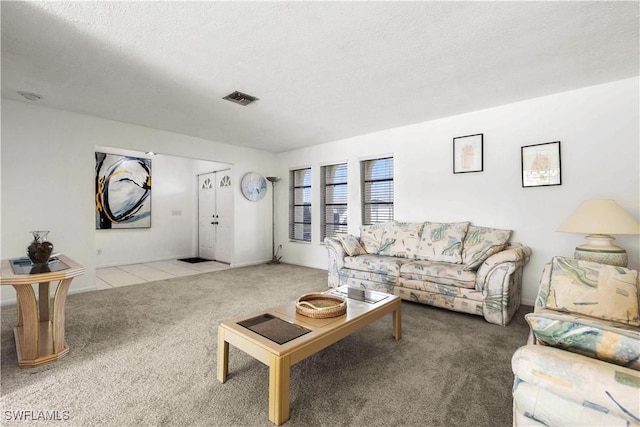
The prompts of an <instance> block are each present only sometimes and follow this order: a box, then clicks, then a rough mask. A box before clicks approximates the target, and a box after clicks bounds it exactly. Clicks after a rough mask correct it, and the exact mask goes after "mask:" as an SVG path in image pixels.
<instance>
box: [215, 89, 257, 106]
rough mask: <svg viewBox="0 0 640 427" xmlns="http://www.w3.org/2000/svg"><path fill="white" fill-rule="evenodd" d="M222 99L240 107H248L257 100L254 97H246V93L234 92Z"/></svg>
mask: <svg viewBox="0 0 640 427" xmlns="http://www.w3.org/2000/svg"><path fill="white" fill-rule="evenodd" d="M222 99H226V100H227V101H231V102H235V103H236V104H240V105H249V104H251V103H252V102H254V101H257V100H258V98H256V97H255V96H251V95H247V94H246V93H242V92H238V91H235V92H233V93H230V94H229V95H227V96H225V97H224V98H222Z"/></svg>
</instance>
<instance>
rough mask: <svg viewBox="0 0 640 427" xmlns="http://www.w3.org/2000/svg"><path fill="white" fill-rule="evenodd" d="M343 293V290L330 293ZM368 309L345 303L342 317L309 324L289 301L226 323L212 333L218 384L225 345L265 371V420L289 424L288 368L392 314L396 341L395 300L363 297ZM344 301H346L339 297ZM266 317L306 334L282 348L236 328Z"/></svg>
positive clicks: (397, 301) (225, 370)
mask: <svg viewBox="0 0 640 427" xmlns="http://www.w3.org/2000/svg"><path fill="white" fill-rule="evenodd" d="M336 291H337V292H344V293H346V292H347V287H346V286H345V287H340V288H336ZM366 292H367V295H368V296H370V297H372V298H373V299H377V298H380V297H384V299H382V300H381V301H379V302H375V303H371V302H366V301H360V300H357V299H353V298H346V300H347V313H346V314H344V315H342V316H339V317H333V318H328V319H312V318H309V317H306V316H303V315H301V314H298V313H296V304H295V301H293V302H291V303H289V304H287V305H283V306H280V307H275V308H272V309H269V310H266V311H261V312H258V313H254V314H252V315H249V316H243V317H240V318H237V319H233V320H228V321H225V322H223V323H222V324H220V326H219V327H218V380H219V381H220V382H221V383H224V382H225V381H226V379H227V374H228V371H229V344H233V346H234V347H236V348H238V349H240V350H242V351H244V352H245V353H247V354H249V355H250V356H252V357H254V358H256V359H257V360H259V361H260V362H262V363H264V364H265V365H267V366H268V367H269V420H270V421H271V422H273V423H274V424H276V425H280V424H282V423H284V422H285V421H287V420H288V419H289V381H290V372H291V366H293V365H295V364H296V363H298V362H300V361H301V360H304V359H306V358H307V357H309V356H311V355H313V354H315V353H317V352H319V351H320V350H322V349H324V348H326V347H328V346H330V345H331V344H334V343H336V342H338V341H340V340H341V339H342V338H345V337H347V336H349V335H351V334H352V333H354V332H356V331H358V330H360V329H362V328H364V327H365V326H367V325H369V324H370V323H372V322H373V321H375V320H377V319H380V318H381V317H384V316H386V315H387V314H389V313H393V336H394V337H395V339H396V340H399V339H400V338H401V335H402V315H401V305H400V304H401V300H400V298H399V297H397V296H395V295H390V294H384V293H381V292H375V291H366ZM344 296H345V297H346V295H344ZM265 314H266V315H270V316H274V317H277V318H280V319H282V320H285V321H287V322H290V323H294V324H296V325H299V326H302V327H303V328H306V329H309V330H310V331H309V332H308V333H306V334H304V335H302V336H300V337H298V338H295V339H293V340H291V341H289V342H286V343H284V344H277V343H276V342H274V341H272V340H270V339H268V338H265V337H264V336H262V335H260V334H258V333H255V332H253V331H252V330H249V329H248V328H246V327H244V326H241V325H239V324H238V322H242V321H246V320H247V319H252V318H254V317H257V316H260V315H265Z"/></svg>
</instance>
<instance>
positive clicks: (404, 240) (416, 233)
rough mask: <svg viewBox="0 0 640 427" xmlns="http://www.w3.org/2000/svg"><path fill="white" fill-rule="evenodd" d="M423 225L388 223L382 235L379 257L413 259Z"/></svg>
mask: <svg viewBox="0 0 640 427" xmlns="http://www.w3.org/2000/svg"><path fill="white" fill-rule="evenodd" d="M422 226H423V223H421V222H420V223H414V222H399V221H394V222H392V223H388V224H387V226H386V227H385V228H384V232H383V233H382V243H381V245H380V252H379V254H380V255H386V256H397V257H401V258H415V257H416V251H417V249H418V244H419V243H420V232H421V231H422Z"/></svg>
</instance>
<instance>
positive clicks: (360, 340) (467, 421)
mask: <svg viewBox="0 0 640 427" xmlns="http://www.w3.org/2000/svg"><path fill="white" fill-rule="evenodd" d="M326 274H327V273H326V271H324V270H316V269H311V268H304V267H297V266H292V265H287V264H280V265H259V266H252V267H244V268H237V269H229V270H224V271H218V272H212V273H205V274H201V275H197V276H189V277H185V278H176V279H169V280H164V281H158V282H149V283H145V284H140V285H135V286H129V287H122V288H115V289H109V290H102V291H95V292H89V293H84V294H77V295H70V296H69V297H68V300H67V310H66V315H67V322H66V334H67V342H68V344H69V346H70V348H71V350H70V352H69V355H68V356H67V357H65V358H63V359H61V360H59V361H58V362H56V363H53V364H50V365H46V366H42V367H38V368H32V369H20V368H18V367H17V360H16V353H15V344H14V341H13V330H12V328H13V326H14V324H15V317H16V309H15V306H12V307H4V308H3V310H2V331H1V333H2V336H1V338H2V352H1V356H2V360H1V368H2V372H1V380H2V390H1V397H0V406H1V413H0V416H1V417H2V422H1V424H2V425H6V426H11V425H19V426H27V425H37V426H44V425H68V426H97V425H100V426H133V425H142V426H187V425H189V426H269V425H272V424H271V423H270V422H269V421H268V381H269V378H268V369H267V367H266V366H264V365H262V364H261V363H260V362H258V361H256V360H255V359H253V358H251V357H250V356H247V355H246V354H244V353H242V352H241V351H239V350H237V349H235V348H234V347H233V346H230V348H231V350H230V360H229V372H230V373H229V377H228V380H227V382H226V383H225V384H221V383H219V382H218V381H217V379H216V345H217V343H216V338H217V326H218V324H219V323H220V322H222V321H223V320H225V319H228V318H231V317H237V316H239V315H242V314H245V313H247V314H250V313H251V312H254V311H258V310H260V309H264V308H268V307H271V306H274V305H280V304H282V303H284V302H286V301H288V300H294V299H296V298H297V297H298V296H299V295H301V294H303V293H306V292H312V291H319V290H325V289H326ZM402 309H403V313H402V320H403V335H402V340H400V341H397V342H396V341H395V340H394V339H393V337H392V333H391V316H388V317H387V318H385V319H381V320H379V321H377V322H375V323H373V324H371V325H369V326H367V327H366V328H365V329H363V330H361V331H359V332H357V333H355V334H354V335H352V336H349V337H347V338H345V339H344V340H342V341H340V342H338V343H337V344H335V345H333V346H331V347H329V348H327V349H325V350H323V351H321V352H320V353H318V354H316V355H314V356H312V357H310V358H308V359H306V360H304V361H302V362H300V363H299V364H297V365H295V366H294V367H293V368H292V372H291V419H290V420H289V421H288V422H287V423H286V424H285V425H288V426H387V425H396V426H452V425H455V426H509V425H511V417H512V415H511V402H512V401H511V386H512V382H513V375H512V373H511V364H510V360H511V355H512V354H513V352H514V351H515V350H516V348H518V347H519V346H521V345H523V344H524V343H525V341H526V338H527V333H528V328H527V326H526V323H525V321H524V319H523V316H524V314H525V313H526V312H527V311H529V310H530V307H522V308H521V310H520V312H519V313H518V314H517V315H516V319H515V320H514V321H513V322H512V323H511V324H510V325H509V326H507V327H502V326H498V325H493V324H489V323H487V322H486V321H485V320H484V319H483V318H482V317H478V316H472V315H466V314H462V313H454V312H450V311H447V310H442V309H437V308H433V307H428V306H424V305H420V304H414V303H410V302H403V307H402ZM8 411H9V412H8ZM16 411H17V412H18V413H19V412H20V411H32V412H33V413H34V414H38V413H40V411H44V412H47V411H49V414H57V415H58V416H59V418H64V420H62V421H50V422H44V421H42V420H39V421H32V422H26V421H15V420H14V419H13V417H14V415H12V414H15V413H16ZM54 411H57V412H54Z"/></svg>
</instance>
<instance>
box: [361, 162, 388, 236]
mask: <svg viewBox="0 0 640 427" xmlns="http://www.w3.org/2000/svg"><path fill="white" fill-rule="evenodd" d="M360 171H361V176H362V183H361V188H362V224H363V225H370V224H377V223H380V222H386V221H392V220H393V157H386V158H382V159H373V160H365V161H362V162H361V164H360Z"/></svg>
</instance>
